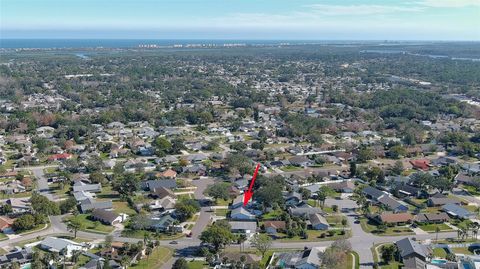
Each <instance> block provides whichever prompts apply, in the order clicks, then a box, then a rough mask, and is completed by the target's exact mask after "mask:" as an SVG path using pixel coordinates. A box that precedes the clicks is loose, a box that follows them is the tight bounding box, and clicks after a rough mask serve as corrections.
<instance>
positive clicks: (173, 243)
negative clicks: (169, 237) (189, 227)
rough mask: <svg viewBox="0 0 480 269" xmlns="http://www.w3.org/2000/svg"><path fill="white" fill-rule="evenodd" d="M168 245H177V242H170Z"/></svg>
mask: <svg viewBox="0 0 480 269" xmlns="http://www.w3.org/2000/svg"><path fill="white" fill-rule="evenodd" d="M170 244H171V245H177V244H178V242H177V241H170Z"/></svg>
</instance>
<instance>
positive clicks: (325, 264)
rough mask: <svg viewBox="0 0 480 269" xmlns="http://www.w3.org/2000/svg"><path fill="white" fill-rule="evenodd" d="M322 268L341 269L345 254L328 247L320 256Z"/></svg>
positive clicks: (345, 258) (345, 257)
mask: <svg viewBox="0 0 480 269" xmlns="http://www.w3.org/2000/svg"><path fill="white" fill-rule="evenodd" d="M320 259H321V261H322V268H326V269H330V268H342V267H343V264H344V263H345V261H346V260H347V253H345V252H344V251H342V250H340V249H338V248H334V247H329V248H327V249H326V250H325V252H323V253H322V254H321V257H320Z"/></svg>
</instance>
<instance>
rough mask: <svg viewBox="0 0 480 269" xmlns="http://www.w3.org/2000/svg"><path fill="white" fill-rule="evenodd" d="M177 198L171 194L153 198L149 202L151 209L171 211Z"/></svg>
mask: <svg viewBox="0 0 480 269" xmlns="http://www.w3.org/2000/svg"><path fill="white" fill-rule="evenodd" d="M176 203H177V200H176V199H175V198H173V197H171V196H168V195H167V196H164V197H163V198H161V199H158V200H154V201H153V202H151V203H150V204H149V206H148V207H149V208H150V209H151V210H162V211H173V209H175V204H176Z"/></svg>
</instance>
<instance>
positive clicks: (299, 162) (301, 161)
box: [288, 156, 313, 167]
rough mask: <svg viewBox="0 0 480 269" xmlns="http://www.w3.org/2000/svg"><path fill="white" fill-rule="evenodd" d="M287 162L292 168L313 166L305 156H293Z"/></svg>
mask: <svg viewBox="0 0 480 269" xmlns="http://www.w3.org/2000/svg"><path fill="white" fill-rule="evenodd" d="M288 161H289V162H290V163H291V164H292V165H294V166H300V167H307V166H310V165H312V164H313V161H312V160H310V159H309V158H307V157H306V156H294V157H292V158H290V159H288Z"/></svg>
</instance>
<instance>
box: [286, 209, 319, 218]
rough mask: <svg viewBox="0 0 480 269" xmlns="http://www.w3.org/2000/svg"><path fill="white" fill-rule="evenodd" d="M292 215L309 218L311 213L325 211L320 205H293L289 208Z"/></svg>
mask: <svg viewBox="0 0 480 269" xmlns="http://www.w3.org/2000/svg"><path fill="white" fill-rule="evenodd" d="M288 211H289V213H290V215H292V216H297V217H304V218H307V217H308V216H309V215H311V214H322V213H323V211H322V210H321V209H320V208H318V207H311V206H308V207H291V208H289V209H288Z"/></svg>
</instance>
